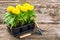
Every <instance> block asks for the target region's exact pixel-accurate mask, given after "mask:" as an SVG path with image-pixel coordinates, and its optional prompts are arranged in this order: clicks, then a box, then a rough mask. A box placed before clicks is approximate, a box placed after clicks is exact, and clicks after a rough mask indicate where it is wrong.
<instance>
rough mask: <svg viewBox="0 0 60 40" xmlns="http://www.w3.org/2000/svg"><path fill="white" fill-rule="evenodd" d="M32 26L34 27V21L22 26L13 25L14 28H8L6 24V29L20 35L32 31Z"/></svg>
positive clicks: (14, 34)
mask: <svg viewBox="0 0 60 40" xmlns="http://www.w3.org/2000/svg"><path fill="white" fill-rule="evenodd" d="M34 28H35V24H34V23H31V24H27V25H24V26H19V27H15V28H12V29H10V28H9V27H8V26H7V29H8V31H9V32H10V33H11V34H12V35H13V36H19V35H22V34H24V33H27V32H30V31H32V30H33V29H34Z"/></svg>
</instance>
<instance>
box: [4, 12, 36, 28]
mask: <svg viewBox="0 0 60 40" xmlns="http://www.w3.org/2000/svg"><path fill="white" fill-rule="evenodd" d="M35 18H36V16H35V12H34V11H28V12H21V13H20V14H12V13H11V12H7V13H5V14H4V21H5V22H6V23H7V24H8V25H10V28H12V27H16V25H17V24H18V23H19V22H20V25H24V24H26V23H31V22H34V21H35Z"/></svg>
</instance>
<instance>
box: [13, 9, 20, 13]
mask: <svg viewBox="0 0 60 40" xmlns="http://www.w3.org/2000/svg"><path fill="white" fill-rule="evenodd" d="M12 13H13V14H19V13H20V10H19V9H16V8H15V9H13V11H12Z"/></svg>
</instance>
